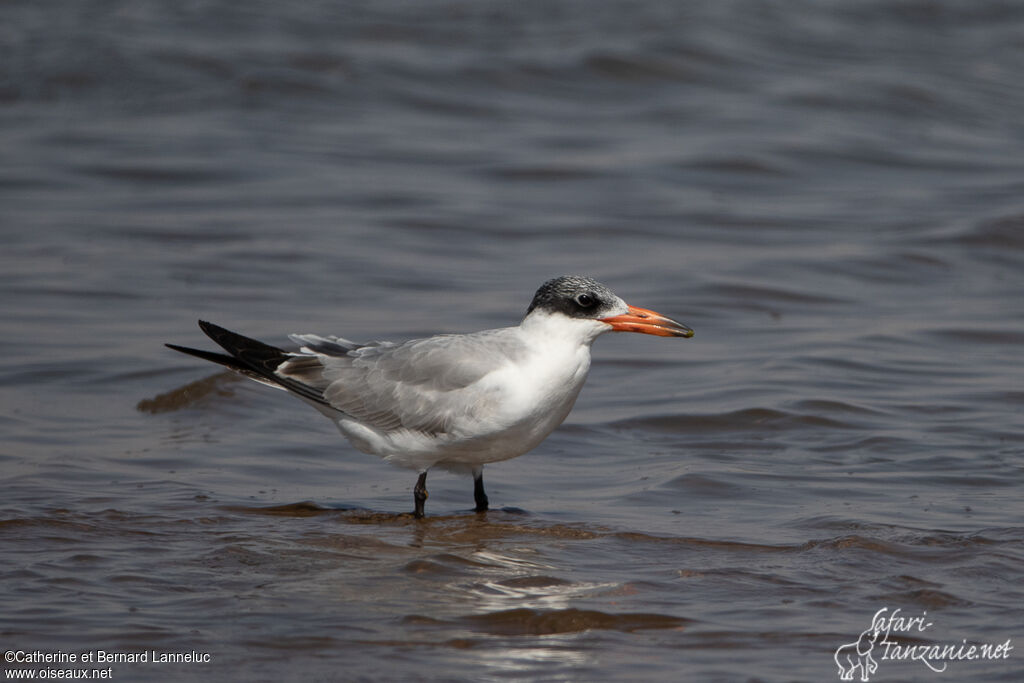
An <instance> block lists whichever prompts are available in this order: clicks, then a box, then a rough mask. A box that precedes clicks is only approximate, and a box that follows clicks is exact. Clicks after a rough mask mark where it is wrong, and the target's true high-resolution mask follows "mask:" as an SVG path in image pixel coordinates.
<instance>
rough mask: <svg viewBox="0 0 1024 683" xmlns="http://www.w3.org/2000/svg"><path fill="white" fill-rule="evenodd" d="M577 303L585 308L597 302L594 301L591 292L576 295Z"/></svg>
mask: <svg viewBox="0 0 1024 683" xmlns="http://www.w3.org/2000/svg"><path fill="white" fill-rule="evenodd" d="M576 303H578V304H579V305H580V306H582V307H583V308H590V307H591V306H593V305H594V304H595V303H597V302H596V301H594V297H593V296H591V295H590V294H580V295H579V296H577V297H576Z"/></svg>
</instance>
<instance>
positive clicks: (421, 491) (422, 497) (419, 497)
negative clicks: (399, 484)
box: [412, 472, 429, 519]
mask: <svg viewBox="0 0 1024 683" xmlns="http://www.w3.org/2000/svg"><path fill="white" fill-rule="evenodd" d="M427 495H429V494H427V473H426V472H420V478H419V479H417V480H416V486H415V487H414V488H413V490H412V499H413V500H414V501H415V502H416V509H415V510H413V513H412V516H413V517H415V518H416V519H423V504H424V503H426V502H427Z"/></svg>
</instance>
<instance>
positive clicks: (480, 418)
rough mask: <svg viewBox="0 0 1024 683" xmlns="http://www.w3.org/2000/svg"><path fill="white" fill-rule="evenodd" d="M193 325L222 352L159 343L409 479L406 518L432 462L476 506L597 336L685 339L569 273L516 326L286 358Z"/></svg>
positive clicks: (535, 434)
mask: <svg viewBox="0 0 1024 683" xmlns="http://www.w3.org/2000/svg"><path fill="white" fill-rule="evenodd" d="M199 327H200V328H201V329H202V330H203V332H205V333H206V334H207V335H208V336H209V337H210V339H212V340H213V341H215V342H216V343H217V344H219V345H220V346H221V347H222V348H223V349H224V350H225V351H227V352H228V353H229V354H230V355H224V354H221V353H211V352H209V351H201V350H199V349H191V348H187V347H183V346H176V345H174V344H167V346H168V347H170V348H172V349H174V350H175V351H181V352H182V353H187V354H191V355H193V356H198V357H199V358H203V359H205V360H208V361H212V362H214V363H220V364H221V365H226V366H227V367H229V368H231V369H232V370H235V371H236V372H239V373H241V374H243V375H246V376H247V377H249V378H251V379H254V380H256V381H258V382H262V383H263V384H268V385H270V386H273V387H276V388H278V389H284V390H286V391H288V392H290V393H292V394H294V395H295V396H298V397H299V398H301V399H302V400H304V401H306V402H307V403H309V404H310V405H312V406H313V407H314V408H316V409H317V410H319V411H320V412H321V413H323V414H324V415H326V416H327V417H328V418H330V419H331V420H333V421H334V422H335V423H336V424H337V425H338V428H339V429H340V430H341V433H342V434H343V435H344V436H345V438H346V439H348V440H349V442H351V443H352V445H354V446H355V447H356V448H358V449H359V450H361V451H364V452H366V453H370V454H371V455H376V456H379V457H381V458H383V459H384V460H386V461H387V462H390V463H392V464H394V465H397V466H399V467H405V468H408V469H413V470H416V471H417V472H419V479H417V481H416V486H415V487H414V489H413V500H414V501H415V509H414V512H413V515H414V516H415V517H417V518H421V517H423V504H424V502H425V501H426V499H427V487H426V484H427V471H428V470H429V469H430V468H431V467H433V466H435V465H438V466H441V467H442V468H444V469H449V470H455V471H464V472H469V473H471V474H472V475H473V498H474V501H475V502H476V511H477V512H483V511H484V510H486V509H487V494H486V493H484V481H483V467H484V465H485V464H487V463H489V462H498V461H500V460H508V459H509V458H515V457H517V456H520V455H522V454H524V453H526V452H527V451H530V450H532V449H533V448H534V447H536V446H537V445H538V444H539V443H540V442H541V441H543V440H544V439H545V438H546V437H547V436H548V434H550V433H551V432H552V431H553V430H554V429H555V427H557V426H558V425H559V424H561V423H562V421H563V420H564V419H565V418H566V416H567V415H568V414H569V411H570V410H572V406H573V404H574V403H575V402H576V397H577V396H578V395H579V393H580V389H581V388H582V387H583V382H584V380H586V378H587V371H588V370H589V369H590V345H591V344H592V343H593V342H594V340H595V339H596V338H597V337H598V336H600V335H602V334H604V333H605V332H641V333H644V334H653V335H658V336H661V337H692V336H693V330H691V329H690V328H688V327H686V326H685V325H683V324H682V323H679V322H677V321H675V320H672V319H671V318H667V317H665V316H663V315H661V314H660V313H655V312H654V311H650V310H647V309H645V308H637V307H635V306H629V305H627V304H626V302H625V301H623V300H622V299H620V298H619V297H617V296H616V295H615V294H613V293H612V291H611V290H610V289H608V288H607V287H605V286H604V285H602V284H601V283H599V282H597V281H595V280H592V279H590V278H587V277H579V276H570V277H559V278H555V279H553V280H549V281H547V282H545V283H544V284H543V285H541V287H540V289H538V290H537V293H536V294H535V295H534V297H533V302H532V303H531V304H530V307H529V308H528V309H527V311H526V316H525V317H524V318H523V321H522V322H521V323H520V324H519V325H518V326H516V327H503V328H501V329H496V330H484V331H482V332H474V333H472V334H443V335H438V336H436V337H428V338H426V339H414V340H411V341H407V342H404V343H401V344H394V343H391V342H370V343H368V344H357V343H355V342H351V341H348V340H347V339H342V338H340V337H320V336H317V335H314V334H293V335H289V336H290V338H291V339H292V341H294V342H295V343H297V344H299V346H300V349H299V351H297V352H290V351H283V350H281V349H278V348H275V347H273V346H269V345H267V344H264V343H262V342H259V341H256V340H255V339H249V338H248V337H243V336H242V335H240V334H235V333H234V332H230V331H228V330H226V329H224V328H222V327H218V326H217V325H213V324H211V323H208V322H205V321H202V320H201V321H199Z"/></svg>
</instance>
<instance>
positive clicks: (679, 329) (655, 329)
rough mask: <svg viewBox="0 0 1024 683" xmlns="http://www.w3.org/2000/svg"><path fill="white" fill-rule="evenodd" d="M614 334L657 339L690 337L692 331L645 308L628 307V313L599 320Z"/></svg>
mask: <svg viewBox="0 0 1024 683" xmlns="http://www.w3.org/2000/svg"><path fill="white" fill-rule="evenodd" d="M601 322H603V323H608V324H609V325H611V326H612V331H614V332H641V333H643V334H654V335H657V336H659V337H692V336H693V330H691V329H690V328H689V327H687V326H686V325H684V324H682V323H681V322H678V321H676V320H673V319H672V318H669V317H666V316H664V315H662V314H661V313H656V312H655V311H650V310H648V309H646V308H638V307H637V306H630V307H629V313H626V314H624V315H615V316H612V317H610V318H601Z"/></svg>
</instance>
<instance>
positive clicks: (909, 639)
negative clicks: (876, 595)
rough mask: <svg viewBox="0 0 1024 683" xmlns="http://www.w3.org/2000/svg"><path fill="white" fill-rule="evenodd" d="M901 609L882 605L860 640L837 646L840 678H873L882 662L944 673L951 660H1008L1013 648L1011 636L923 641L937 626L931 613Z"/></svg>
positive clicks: (868, 679)
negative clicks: (998, 639)
mask: <svg viewBox="0 0 1024 683" xmlns="http://www.w3.org/2000/svg"><path fill="white" fill-rule="evenodd" d="M901 612H902V610H901V609H895V610H893V611H891V612H890V611H889V608H888V607H883V608H882V609H880V610H878V611H877V612H875V616H873V617H872V618H871V625H870V626H869V627H868V628H867V629H866V630H864V631H863V632H862V633H861V634H860V637H858V638H857V640H855V641H853V642H852V643H846V644H845V645H840V646H839V647H837V648H836V653H835V660H836V664H837V665H838V666H839V679H840V680H843V681H852V680H853V679H854V677H855V676H857V675H859V676H860V680H861V681H870V680H871V676H872V675H873V674H875V673H876V672H877V671H878V667H879V663H880V662H919V663H920V664H922V665H924V666H926V667H928V668H929V669H931V670H932V671H934V672H936V673H942V672H943V671H945V670H946V667H947V666H948V665H949V663H950V662H969V661H978V660H996V659H1009V657H1010V650H1012V649H1013V645H1011V644H1010V639H1009V638H1007V639H1006V642H1003V643H970V642H968V641H967V639H966V638H963V639H961V641H960V642H958V643H924V642H922V639H924V638H927V637H928V636H926V635H922V634H923V633H925V632H926V631H928V629H930V628H931V627H932V626H933V625H934V624H933V623H932V622H931V621H929V620H928V613H927V612H922V613H921V615H920V616H916V617H912V616H903V615H902V614H901Z"/></svg>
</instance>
